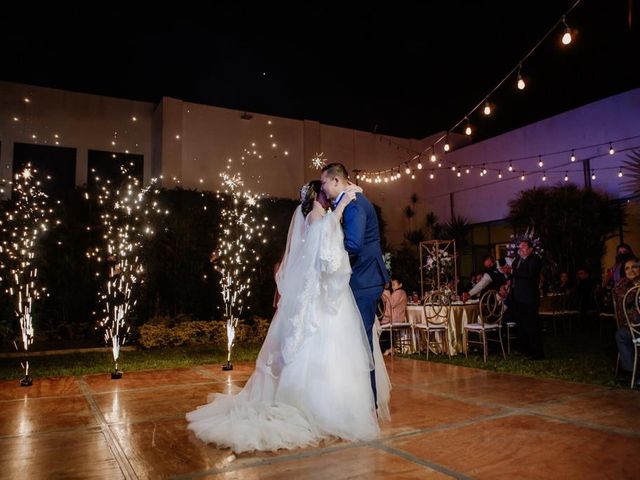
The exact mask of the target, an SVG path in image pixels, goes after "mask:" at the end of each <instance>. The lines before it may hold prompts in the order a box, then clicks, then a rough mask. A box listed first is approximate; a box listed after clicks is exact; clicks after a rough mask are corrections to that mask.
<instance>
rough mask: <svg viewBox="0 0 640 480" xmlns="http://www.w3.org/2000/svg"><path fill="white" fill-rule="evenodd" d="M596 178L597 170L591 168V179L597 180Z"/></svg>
mask: <svg viewBox="0 0 640 480" xmlns="http://www.w3.org/2000/svg"><path fill="white" fill-rule="evenodd" d="M595 179H596V171H595V170H591V180H595Z"/></svg>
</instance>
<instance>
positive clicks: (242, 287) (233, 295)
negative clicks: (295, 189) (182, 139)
mask: <svg viewBox="0 0 640 480" xmlns="http://www.w3.org/2000/svg"><path fill="white" fill-rule="evenodd" d="M231 162H232V160H231V159H229V164H228V165H227V170H226V171H223V172H221V173H220V177H221V179H222V186H223V187H224V192H223V193H220V192H218V194H217V198H218V200H219V201H220V202H221V203H222V209H221V212H220V216H221V223H220V237H219V241H218V244H219V249H218V250H217V252H216V253H215V254H214V257H216V259H217V261H218V262H219V263H218V267H217V268H216V269H217V270H218V271H219V272H220V274H221V278H220V286H221V287H222V300H223V302H224V316H225V319H226V321H227V363H226V364H225V365H223V366H222V369H223V370H233V364H232V363H231V349H232V348H233V344H234V339H235V329H236V327H237V326H238V320H239V319H240V315H241V314H242V310H243V308H244V300H245V299H246V298H248V297H249V296H250V295H251V276H252V273H253V272H255V271H256V269H255V266H254V261H255V262H258V261H260V256H259V255H257V252H256V249H257V248H258V245H260V244H264V243H266V242H267V239H266V238H265V236H264V235H263V230H264V229H265V223H263V222H267V221H268V220H269V219H268V218H267V217H263V220H259V219H258V218H257V210H258V209H259V208H260V204H259V200H260V199H261V198H262V194H257V193H252V192H251V190H244V181H243V179H242V176H241V175H240V174H239V173H235V174H231V173H229V170H230V169H231V165H230V164H231Z"/></svg>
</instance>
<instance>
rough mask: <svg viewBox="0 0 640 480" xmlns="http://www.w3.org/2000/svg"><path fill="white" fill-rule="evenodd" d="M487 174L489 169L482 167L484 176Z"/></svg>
mask: <svg viewBox="0 0 640 480" xmlns="http://www.w3.org/2000/svg"><path fill="white" fill-rule="evenodd" d="M486 174H487V169H486V168H485V166H484V165H482V175H486Z"/></svg>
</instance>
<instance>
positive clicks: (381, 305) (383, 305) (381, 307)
mask: <svg viewBox="0 0 640 480" xmlns="http://www.w3.org/2000/svg"><path fill="white" fill-rule="evenodd" d="M386 312H389V315H391V300H389V297H387V296H386V295H382V296H381V297H380V298H379V299H378V304H377V306H376V318H377V319H378V321H379V322H380V323H382V321H383V319H384V314H385V313H386ZM389 322H391V317H389Z"/></svg>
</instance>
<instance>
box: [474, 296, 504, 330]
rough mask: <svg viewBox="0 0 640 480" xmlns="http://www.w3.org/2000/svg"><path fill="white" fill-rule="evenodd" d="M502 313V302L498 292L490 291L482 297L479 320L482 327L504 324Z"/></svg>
mask: <svg viewBox="0 0 640 480" xmlns="http://www.w3.org/2000/svg"><path fill="white" fill-rule="evenodd" d="M502 311H503V308H502V300H501V299H500V297H499V296H498V292H497V291H496V290H488V291H486V292H485V293H484V294H483V295H482V297H480V310H479V312H478V318H479V319H480V323H481V324H482V325H493V324H498V325H500V324H501V323H502Z"/></svg>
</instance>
